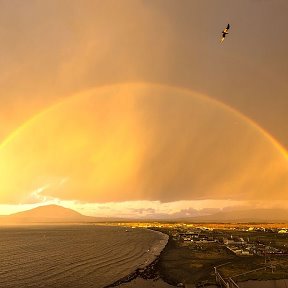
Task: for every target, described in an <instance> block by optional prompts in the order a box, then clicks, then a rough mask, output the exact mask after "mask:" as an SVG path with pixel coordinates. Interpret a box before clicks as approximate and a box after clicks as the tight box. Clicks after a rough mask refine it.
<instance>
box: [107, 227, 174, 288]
mask: <svg viewBox="0 0 288 288" xmlns="http://www.w3.org/2000/svg"><path fill="white" fill-rule="evenodd" d="M147 230H149V231H152V232H153V233H157V234H159V235H161V236H162V239H160V240H159V243H158V245H156V247H155V246H154V247H151V248H150V249H149V252H150V255H153V256H154V258H153V259H151V260H152V261H150V263H147V262H149V260H146V261H145V263H143V264H141V265H140V266H139V267H138V268H136V270H135V271H134V272H132V273H130V274H129V275H127V276H125V277H123V278H121V279H119V280H117V281H115V282H114V283H112V284H109V285H107V286H105V287H104V288H112V287H119V286H120V285H123V284H127V283H129V282H131V281H133V280H135V279H137V278H141V279H144V280H153V281H156V280H158V279H160V275H159V274H160V273H159V267H158V263H159V260H160V256H161V253H162V252H163V250H164V249H165V247H166V246H167V244H168V241H169V240H170V236H169V235H168V234H166V233H163V232H160V231H156V230H152V229H147ZM153 252H154V253H153ZM162 280H163V279H162ZM163 281H164V280H163Z"/></svg>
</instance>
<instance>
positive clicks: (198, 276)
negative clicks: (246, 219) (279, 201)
mask: <svg viewBox="0 0 288 288" xmlns="http://www.w3.org/2000/svg"><path fill="white" fill-rule="evenodd" d="M160 231H162V232H164V233H167V234H171V231H170V230H169V229H161V230H160ZM207 233H209V235H211V233H214V234H215V233H218V234H220V235H221V234H224V235H232V236H238V237H243V238H245V239H247V238H249V241H250V242H252V241H261V243H265V244H267V245H271V246H272V245H273V246H274V247H278V248H283V247H284V248H285V247H287V245H288V237H287V235H279V234H276V233H265V232H246V231H234V230H233V231H231V230H229V231H225V230H223V231H214V232H207ZM225 263H229V264H226V265H223V266H221V267H219V268H218V271H219V272H220V273H221V274H222V275H223V276H224V277H234V278H233V279H234V280H236V281H244V280H254V279H255V280H268V279H284V278H286V279H287V278H288V256H273V257H272V256H270V257H269V256H267V257H266V263H267V264H271V265H273V266H275V269H274V270H275V271H274V273H272V270H271V269H268V268H267V269H266V270H265V269H262V270H260V271H255V272H253V273H248V274H246V275H241V276H237V275H238V274H242V273H246V272H248V271H250V270H254V269H259V268H262V267H265V257H262V256H237V255H235V254H234V253H232V252H231V251H230V250H228V249H227V248H226V247H225V246H224V245H223V244H219V243H203V244H202V243H201V244H196V243H191V244H190V243H189V244H187V245H185V244H184V243H181V242H180V241H179V240H173V238H172V237H170V240H169V242H168V244H167V246H166V248H165V249H164V250H163V252H162V254H161V256H160V261H159V271H160V275H161V277H162V278H163V279H165V281H167V282H168V283H171V284H174V285H175V284H177V283H180V282H181V283H183V284H192V283H194V284H195V283H199V282H202V281H204V282H208V283H211V284H212V283H215V275H214V266H218V265H221V264H225ZM235 276H237V277H235Z"/></svg>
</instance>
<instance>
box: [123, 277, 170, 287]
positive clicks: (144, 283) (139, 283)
mask: <svg viewBox="0 0 288 288" xmlns="http://www.w3.org/2000/svg"><path fill="white" fill-rule="evenodd" d="M118 287H121V288H139V287H141V288H150V287H151V288H172V287H175V286H171V285H169V284H167V283H165V282H164V281H163V280H161V279H158V280H151V279H150V280H145V279H141V278H136V279H134V280H132V281H131V282H129V283H125V284H121V285H119V286H118Z"/></svg>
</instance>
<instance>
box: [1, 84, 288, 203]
mask: <svg viewBox="0 0 288 288" xmlns="http://www.w3.org/2000/svg"><path fill="white" fill-rule="evenodd" d="M235 123H237V125H235ZM0 159H1V162H0V180H1V181H0V189H1V191H3V192H2V194H1V195H0V201H2V202H4V203H5V202H6V201H8V202H14V203H15V202H16V203H19V202H22V203H23V201H24V200H23V199H27V195H30V193H31V191H34V190H35V187H44V186H45V185H47V183H51V187H49V189H48V188H46V189H45V190H43V191H42V190H41V193H40V195H41V196H46V197H52V198H53V197H54V198H57V199H61V200H73V201H75V200H76V201H77V200H78V201H84V202H85V201H86V202H102V203H105V202H119V201H135V200H150V201H157V200H158V201H161V202H172V201H179V200H197V199H222V200H225V199H227V200H237V201H249V200H257V199H259V197H261V200H263V201H271V200H280V199H283V200H284V199H287V194H286V193H285V191H286V189H287V188H288V177H287V175H288V162H287V157H286V154H284V153H283V150H281V149H280V148H279V146H277V145H276V144H275V141H273V139H271V138H269V137H268V136H267V135H266V134H265V133H263V131H261V130H260V129H259V128H257V126H255V125H254V124H253V123H251V122H249V121H248V120H247V119H245V118H244V117H242V116H240V115H239V114H237V113H235V111H233V110H231V109H228V108H227V107H225V106H223V105H221V104H219V103H217V102H215V101H212V100H210V99H209V98H206V97H203V96H201V95H198V94H196V93H188V92H187V91H182V90H179V89H175V88H171V87H163V86H156V85H150V84H137V85H136V84H127V85H116V86H111V87H104V88H101V89H96V90H91V91H88V92H86V93H83V94H79V95H78V96H75V97H71V98H70V99H69V100H66V101H63V102H62V103H60V104H58V105H56V106H54V107H53V108H51V109H48V110H47V112H45V113H42V114H40V115H39V116H38V117H36V118H35V119H33V120H31V121H29V122H28V123H27V125H24V127H23V128H22V129H19V131H17V133H15V134H14V136H13V137H11V138H10V139H9V141H7V142H6V143H5V145H2V146H1V147H0ZM63 175H66V176H65V177H63ZM68 179H69V181H67V180H68ZM37 195H38V196H39V193H38V194H37ZM276 197H277V199H276Z"/></svg>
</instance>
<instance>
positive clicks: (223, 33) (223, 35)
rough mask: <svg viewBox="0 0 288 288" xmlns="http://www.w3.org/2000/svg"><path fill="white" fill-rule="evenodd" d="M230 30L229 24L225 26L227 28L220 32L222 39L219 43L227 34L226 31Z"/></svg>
mask: <svg viewBox="0 0 288 288" xmlns="http://www.w3.org/2000/svg"><path fill="white" fill-rule="evenodd" d="M229 29H230V24H228V25H227V27H226V28H225V29H224V30H223V31H222V39H221V43H222V42H223V41H224V39H225V37H226V35H227V34H229V32H228V30H229Z"/></svg>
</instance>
